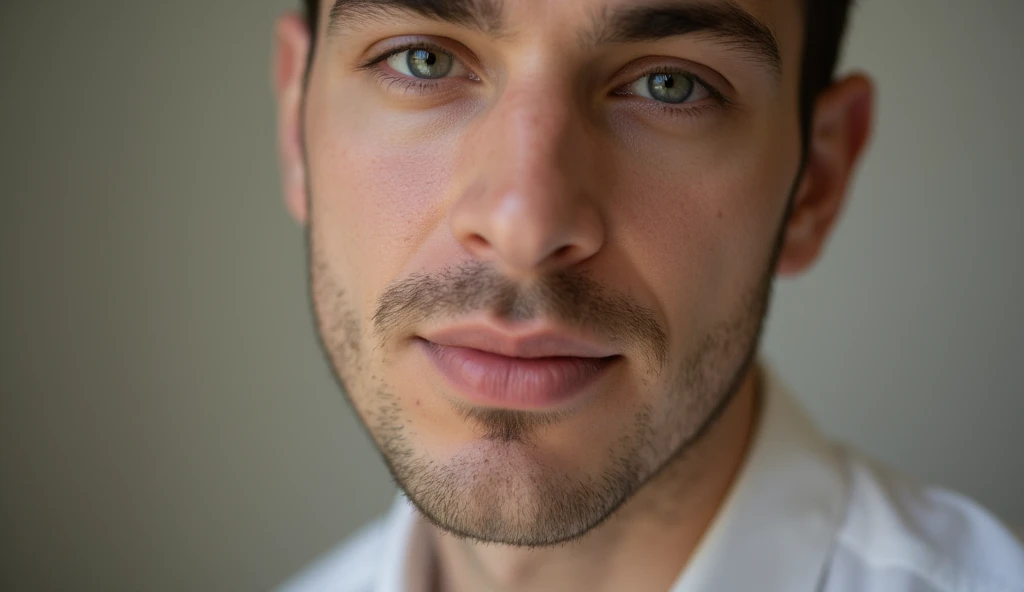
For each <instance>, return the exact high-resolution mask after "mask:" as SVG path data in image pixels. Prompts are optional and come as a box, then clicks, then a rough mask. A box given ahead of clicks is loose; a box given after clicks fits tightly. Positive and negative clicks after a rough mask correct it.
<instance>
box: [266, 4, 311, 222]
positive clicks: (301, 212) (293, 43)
mask: <svg viewBox="0 0 1024 592" xmlns="http://www.w3.org/2000/svg"><path fill="white" fill-rule="evenodd" d="M309 39H310V34H309V30H308V28H307V26H306V21H305V19H304V18H303V17H302V16H301V15H299V14H297V13H288V14H285V15H284V16H281V17H280V18H278V20H277V23H276V24H275V27H274V70H273V73H272V78H273V80H272V83H273V86H274V95H275V97H276V98H277V151H278V158H279V160H280V163H281V185H282V191H283V194H284V201H285V205H286V206H287V207H288V211H289V212H290V213H291V215H292V218H294V219H295V220H296V221H297V222H298V223H300V224H305V223H306V221H307V219H308V215H309V212H308V211H307V208H308V204H307V203H306V196H307V191H306V183H307V180H306V167H305V162H304V160H305V159H304V156H303V150H302V99H303V93H304V92H305V88H304V86H305V75H306V60H307V57H308V54H309V51H310V47H309Z"/></svg>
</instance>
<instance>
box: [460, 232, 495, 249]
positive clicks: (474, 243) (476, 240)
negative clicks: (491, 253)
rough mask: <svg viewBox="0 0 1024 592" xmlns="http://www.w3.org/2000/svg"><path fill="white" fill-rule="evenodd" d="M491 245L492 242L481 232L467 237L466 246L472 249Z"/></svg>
mask: <svg viewBox="0 0 1024 592" xmlns="http://www.w3.org/2000/svg"><path fill="white" fill-rule="evenodd" d="M489 245H490V243H489V242H488V241H487V239H486V238H484V237H483V236H481V235H479V234H471V235H469V236H467V237H466V247H468V248H469V250H471V251H472V250H477V249H486V248H487V247H488V246H489Z"/></svg>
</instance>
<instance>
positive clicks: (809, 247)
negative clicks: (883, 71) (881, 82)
mask: <svg viewBox="0 0 1024 592" xmlns="http://www.w3.org/2000/svg"><path fill="white" fill-rule="evenodd" d="M873 104H874V89H873V87H872V83H871V81H870V80H869V79H868V78H867V77H865V76H863V75H860V74H854V75H851V76H848V77H847V78H844V79H843V80H840V81H838V82H835V83H834V84H832V85H831V86H830V87H829V88H827V89H826V90H825V91H824V92H822V93H821V95H819V97H818V99H817V101H816V102H815V105H814V116H813V119H812V122H811V133H810V139H809V142H810V145H809V146H808V152H807V164H806V167H805V168H804V172H803V176H802V178H801V179H800V185H799V187H798V189H797V193H796V195H794V196H793V209H792V211H791V213H790V217H789V220H788V221H787V223H786V236H785V238H784V239H783V244H782V250H781V252H780V254H779V264H778V273H779V274H780V275H796V274H799V273H801V272H803V271H806V270H807V269H808V268H809V267H810V266H811V265H812V264H813V263H814V262H815V260H817V258H818V255H819V253H820V252H821V249H822V247H823V246H824V244H825V241H826V239H828V236H829V234H830V233H831V231H832V227H833V225H834V224H835V221H836V219H837V218H838V217H839V212H840V210H841V209H842V205H843V202H844V201H845V199H846V194H847V189H848V187H849V184H850V177H851V175H852V174H853V171H854V169H855V168H856V165H857V162H858V161H859V160H860V156H861V154H862V153H863V151H864V147H865V145H866V144H867V141H868V138H869V136H870V135H871V118H872V111H873Z"/></svg>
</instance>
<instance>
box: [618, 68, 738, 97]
mask: <svg viewBox="0 0 1024 592" xmlns="http://www.w3.org/2000/svg"><path fill="white" fill-rule="evenodd" d="M655 74H682V75H683V76H685V77H687V78H689V79H690V80H692V81H693V83H694V84H696V85H697V86H699V87H701V88H702V89H704V90H705V91H706V92H707V93H708V94H709V95H710V96H711V98H712V99H714V100H715V101H716V102H718V103H721V104H722V105H725V106H728V105H731V104H732V102H731V101H730V100H729V98H728V97H726V96H725V95H724V94H723V93H722V92H721V91H719V90H718V89H717V88H716V87H715V86H714V85H712V84H709V83H708V82H705V80H704V79H703V78H702V77H700V76H699V75H697V74H694V73H693V72H691V71H689V70H687V69H686V68H684V67H681V66H669V67H666V66H664V65H655V66H649V67H648V68H646V69H644V70H641V71H640V72H639V73H633V74H631V77H630V80H629V82H627V83H626V84H623V85H619V86H617V87H616V90H615V92H614V93H613V94H618V95H622V94H629V95H632V96H636V95H635V94H634V93H633V92H632V91H629V92H628V93H622V92H621V89H624V88H625V89H629V88H631V87H632V86H633V85H634V84H636V83H637V82H639V81H640V80H642V79H644V78H646V77H648V76H653V75H655ZM643 98H646V97H643ZM651 100H654V99H651ZM659 102H660V101H659ZM666 104H668V103H666ZM685 104H688V103H687V102H683V103H679V105H685Z"/></svg>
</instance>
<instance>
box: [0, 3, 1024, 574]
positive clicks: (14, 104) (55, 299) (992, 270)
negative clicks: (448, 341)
mask: <svg viewBox="0 0 1024 592" xmlns="http://www.w3.org/2000/svg"><path fill="white" fill-rule="evenodd" d="M287 5H288V3H287V2H284V1H280V0H249V1H246V2H241V1H236V2H208V1H200V0H175V1H173V2H147V1H141V0H122V1H116V0H90V1H89V2H68V1H57V0H50V1H41V2H17V3H15V2H10V1H6V2H3V3H2V4H0V56H2V57H0V150H2V152H0V181H2V190H0V191H2V197H3V199H2V210H0V241H2V251H0V274H2V275H0V278H2V280H0V281H2V291H0V297H2V307H0V339H2V341H0V394H2V398H0V478H2V487H0V545H2V549H0V589H3V590H104V591H107V590H153V591H162V590H168V591H170V590H218V591H221V590H224V591H227V590H258V589H266V588H269V587H271V586H273V585H274V584H276V583H277V582H279V581H280V580H282V579H283V578H285V577H286V576H288V575H289V574H290V573H292V572H293V571H294V570H296V569H298V568H299V567H300V566H301V565H302V564H304V563H305V562H306V561H308V560H309V559H310V558H312V557H313V556H315V555H316V554H318V553H319V552H321V551H323V550H324V549H326V548H327V547H329V546H330V545H332V544H333V543H334V542H335V541H337V540H338V539H340V538H342V537H343V536H345V535H346V534H347V533H349V532H350V531H351V530H352V529H353V528H355V527H356V526H357V525H358V524H360V523H362V522H363V521H365V520H366V519H367V518H369V517H370V516H371V515H372V514H373V513H375V512H377V511H379V510H381V509H382V508H384V507H385V506H386V504H387V503H388V502H389V499H390V496H391V488H390V485H389V481H388V478H387V475H386V473H385V471H384V470H383V468H382V466H381V465H380V463H379V462H378V460H377V458H376V456H375V453H374V451H373V449H372V448H371V447H370V445H369V444H368V441H367V439H366V437H365V436H364V434H363V433H362V431H361V429H360V428H359V426H358V424H357V423H355V422H354V421H353V419H352V416H351V414H350V411H349V409H348V407H347V405H346V404H345V402H344V401H343V399H342V396H341V395H340V394H339V392H338V391H337V389H336V387H335V386H334V384H333V382H332V380H331V378H330V375H329V373H328V371H327V369H326V366H325V364H324V362H323V360H322V358H321V355H320V352H319V351H318V349H317V348H316V345H315V341H314V337H313V332H312V326H311V320H310V314H309V312H308V306H307V301H306V292H305V270H304V267H303V264H304V261H303V241H302V234H301V232H300V230H299V229H298V228H296V227H295V226H294V225H293V224H292V223H291V222H290V221H289V220H288V219H287V217H286V215H285V212H284V209H283V207H282V206H281V205H280V201H279V196H278V189H277V178H276V162H275V157H274V144H273V142H274V138H273V121H272V120H273V110H272V103H271V98H270V93H269V90H268V82H267V81H268V74H267V72H268V67H267V63H268V58H269V55H270V38H271V37H270V29H271V23H272V19H273V17H274V16H275V14H276V13H278V11H280V10H282V9H283V8H285V7H286V6H287ZM1022 22H1024V3H1021V2H1019V1H1018V0H1004V1H999V0H988V1H979V2H970V3H967V2H963V1H953V0H949V1H937V0H898V1H889V0H866V1H864V2H863V7H862V9H861V10H860V11H859V14H858V15H857V18H856V20H855V25H854V29H853V33H852V37H851V44H850V47H849V51H848V54H847V60H846V62H847V63H848V64H849V65H852V66H857V67H861V68H864V69H866V70H868V71H870V72H873V73H874V74H875V75H876V77H877V79H878V82H879V86H880V89H881V92H880V95H879V98H880V113H879V125H878V135H877V138H876V142H875V145H874V149H873V152H872V153H871V154H870V156H869V157H868V159H867V162H866V163H865V165H864V167H863V169H862V174H861V175H860V178H859V182H858V183H857V185H856V188H855V191H854V196H853V200H852V202H851V204H850V207H849V208H848V210H847V212H846V218H845V220H844V221H843V223H842V225H841V227H840V229H839V232H838V234H837V235H836V237H835V239H834V241H833V243H832V244H831V247H830V249H829V252H828V254H827V256H826V257H825V259H824V260H823V261H822V262H821V263H820V264H819V265H818V267H817V268H816V269H815V270H814V271H813V272H812V273H811V274H810V276H808V277H806V278H805V279H802V280H799V281H796V282H794V283H786V284H784V285H782V286H781V288H780V290H779V291H778V298H777V300H776V307H775V309H774V312H773V315H772V318H771V322H770V329H769V333H768V336H767V345H766V349H767V353H768V356H769V357H770V358H771V359H773V360H774V363H775V364H776V366H777V368H778V369H779V371H780V373H781V374H782V375H783V376H785V377H786V378H787V379H788V381H789V382H790V384H791V385H792V386H794V387H795V389H796V390H797V392H798V393H799V395H800V396H801V398H802V399H803V400H804V401H805V402H806V405H807V406H808V408H809V409H810V410H811V412H812V414H813V415H814V416H815V417H817V418H818V419H819V420H820V422H821V423H822V425H823V426H824V427H825V428H826V429H827V430H828V431H829V432H831V433H833V434H835V435H836V436H838V437H839V438H842V439H844V440H846V441H849V442H852V443H854V444H856V445H857V446H859V447H861V448H863V449H866V450H867V451H868V452H870V453H872V454H875V455H877V456H879V457H881V458H883V459H885V460H886V461H888V462H890V463H892V464H894V465H896V466H897V467H900V468H901V469H904V470H906V471H909V472H912V473H915V474H917V475H920V476H923V477H925V478H927V479H929V480H932V481H937V482H940V483H943V484H946V485H949V486H951V487H954V488H956V489H960V490H962V491H965V492H967V493H969V494H970V495H972V496H975V497H977V498H978V499H980V500H981V501H982V502H984V503H985V504H986V505H988V506H990V507H991V508H993V509H994V510H995V511H997V512H998V513H1000V514H1002V515H1003V516H1004V517H1006V518H1008V519H1010V520H1012V521H1014V522H1016V523H1021V524H1024V470H1022V466H1024V464H1022V461H1021V455H1022V453H1024V431H1022V430H1021V422H1022V419H1024V391H1022V389H1021V387H1020V385H1019V376H1020V369H1021V365H1022V352H1024V318H1022V315H1021V314H1020V308H1021V303H1022V301H1024V265H1022V263H1021V261H1020V257H1021V255H1022V254H1024V235H1022V233H1021V223H1022V222H1024V195H1022V193H1024V192H1022V190H1021V183H1022V177H1021V174H1022V173H1021V171H1022V169H1024V158H1022V154H1024V115H1022V113H1021V108H1020V101H1021V98H1022V97H1024V82H1022V79H1024V77H1022V76H1021V72H1022V70H1021V60H1022V58H1024V44H1022V41H1021V38H1020V37H1019V36H1018V33H1017V29H1018V28H1019V26H1020V24H1021V23H1022Z"/></svg>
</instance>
